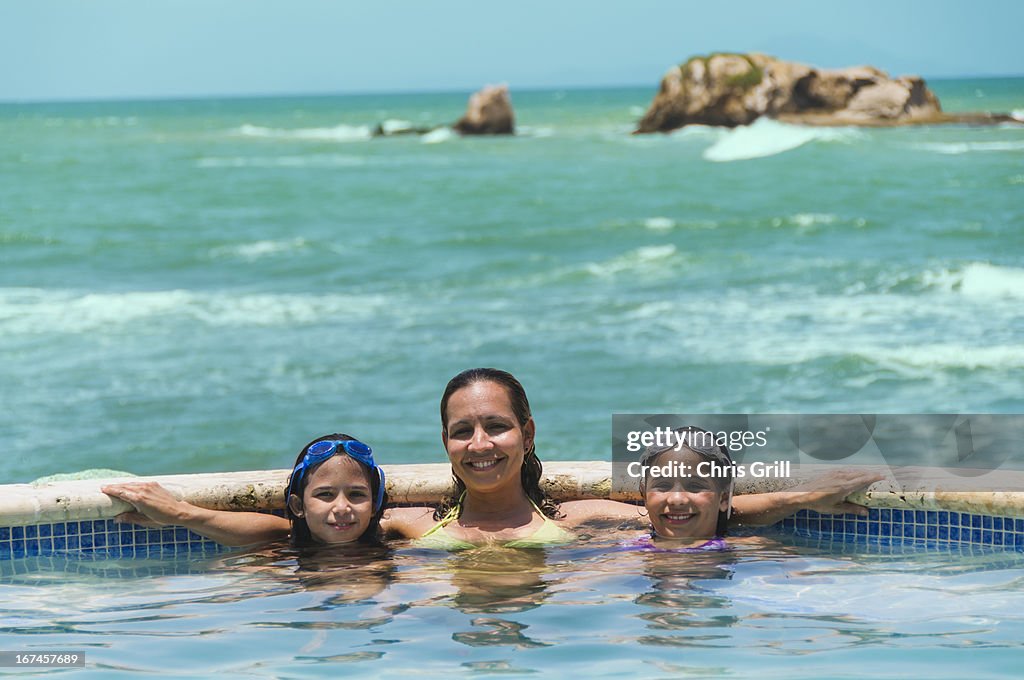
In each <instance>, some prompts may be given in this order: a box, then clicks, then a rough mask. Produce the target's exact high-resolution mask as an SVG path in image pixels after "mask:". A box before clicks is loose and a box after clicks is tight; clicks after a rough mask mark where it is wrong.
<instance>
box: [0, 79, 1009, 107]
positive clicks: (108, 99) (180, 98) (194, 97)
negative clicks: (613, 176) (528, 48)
mask: <svg viewBox="0 0 1024 680" xmlns="http://www.w3.org/2000/svg"><path fill="white" fill-rule="evenodd" d="M922 77H923V78H924V80H925V82H931V81H948V80H1005V79H1019V78H1024V73H1020V74H1015V75H1006V74H1001V75H991V74H989V75H969V76H965V75H959V76H948V75H939V76H922ZM659 82H660V81H659ZM490 84H506V85H507V84H508V83H502V82H500V81H498V82H495V83H486V84H484V85H479V86H477V87H475V88H472V87H471V88H464V87H455V88H450V89H448V88H446V89H418V88H409V89H398V90H374V89H370V90H351V91H333V92H324V91H320V92H308V91H307V92H275V93H269V92H263V93H257V92H251V93H232V94H214V93H205V94H204V93H196V94H169V95H139V96H120V95H112V96H100V97H95V98H90V99H85V98H78V97H67V98H64V97H55V98H48V99H4V98H0V105H31V104H104V103H105V104H112V103H126V104H129V103H150V102H194V101H208V100H241V99H299V98H302V99H312V98H325V99H326V98H331V97H368V96H377V97H379V96H401V95H430V94H440V95H448V94H450V95H455V94H461V95H470V94H473V93H474V92H477V91H479V90H480V89H482V88H483V87H486V86H487V85H490ZM648 87H649V88H651V89H652V90H654V91H656V90H657V88H658V85H647V84H639V83H618V84H603V85H579V84H575V85H542V86H524V87H521V88H517V89H513V88H512V87H511V86H510V87H509V91H510V92H512V93H515V92H558V91H565V90H569V91H583V90H625V89H641V88H648Z"/></svg>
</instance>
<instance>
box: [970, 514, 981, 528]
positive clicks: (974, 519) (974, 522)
mask: <svg viewBox="0 0 1024 680" xmlns="http://www.w3.org/2000/svg"><path fill="white" fill-rule="evenodd" d="M971 526H972V527H973V528H975V529H980V528H981V515H971Z"/></svg>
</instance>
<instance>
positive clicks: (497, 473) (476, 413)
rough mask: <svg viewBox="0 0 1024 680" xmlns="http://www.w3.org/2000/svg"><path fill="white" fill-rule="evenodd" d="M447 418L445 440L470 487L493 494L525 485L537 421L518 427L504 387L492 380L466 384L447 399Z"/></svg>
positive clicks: (453, 466) (454, 461)
mask: <svg viewBox="0 0 1024 680" xmlns="http://www.w3.org/2000/svg"><path fill="white" fill-rule="evenodd" d="M447 416H448V421H447V422H446V423H445V424H444V430H443V431H442V432H441V439H442V440H443V441H444V445H445V448H446V449H447V450H448V459H449V460H450V461H451V463H452V469H453V470H454V471H455V474H456V475H457V476H458V477H459V479H461V480H462V481H463V483H464V484H465V485H466V488H467V489H469V490H471V491H477V492H488V491H494V490H497V489H499V488H502V487H503V486H505V485H508V484H520V483H521V482H520V471H521V470H522V467H523V459H524V458H525V456H526V451H527V450H528V449H529V448H530V447H531V446H532V445H533V433H534V424H533V419H532V418H531V419H530V420H529V421H528V422H527V423H526V425H524V426H520V425H519V421H518V420H517V419H516V415H515V412H514V411H513V410H512V402H511V401H510V400H509V397H508V392H507V391H506V390H505V388H504V387H502V386H501V385H499V384H498V383H495V382H491V381H482V382H475V383H472V384H470V385H467V386H466V387H463V388H462V389H460V390H458V391H457V392H455V393H454V394H452V395H451V397H450V398H449V399H448V413H447Z"/></svg>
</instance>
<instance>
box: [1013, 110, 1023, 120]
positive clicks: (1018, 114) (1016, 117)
mask: <svg viewBox="0 0 1024 680" xmlns="http://www.w3.org/2000/svg"><path fill="white" fill-rule="evenodd" d="M1010 117H1011V118H1013V119H1014V120H1019V121H1021V122H1024V109H1014V110H1013V111H1011V112H1010Z"/></svg>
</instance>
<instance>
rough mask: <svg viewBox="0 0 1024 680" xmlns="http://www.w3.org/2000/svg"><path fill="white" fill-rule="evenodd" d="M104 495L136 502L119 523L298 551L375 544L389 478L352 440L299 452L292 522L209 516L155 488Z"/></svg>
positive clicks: (319, 443) (109, 489) (288, 494)
mask: <svg viewBox="0 0 1024 680" xmlns="http://www.w3.org/2000/svg"><path fill="white" fill-rule="evenodd" d="M102 491H103V492H104V493H106V494H108V495H110V496H113V497H115V498H120V499H121V500H124V501H127V502H128V503H131V504H132V505H133V506H134V507H135V509H136V512H135V513H125V514H123V515H119V516H118V520H119V521H127V522H133V523H137V524H151V523H154V522H155V523H158V524H174V525H178V526H184V527H187V528H189V529H192V530H193V531H195V532H196V533H199V534H201V535H203V536H206V537H208V538H212V539H213V540H215V541H217V542H218V543H222V544H224V545H249V544H252V543H260V542H263V541H267V540H275V539H280V538H283V537H285V536H288V535H290V536H291V542H292V545H293V546H294V547H296V548H308V547H313V546H318V545H341V544H348V543H357V542H358V543H363V544H371V545H378V544H379V543H380V539H381V529H380V520H381V515H382V514H383V512H384V508H385V507H386V506H387V490H386V488H385V479H384V471H383V470H381V469H380V467H379V466H378V465H377V464H376V462H374V460H373V452H372V451H371V450H370V447H369V446H367V445H366V444H363V443H362V442H360V441H358V440H357V439H355V438H354V437H350V436H349V435H347V434H338V433H336V434H330V435H326V436H323V437H317V438H316V439H314V440H313V441H311V442H310V443H309V444H307V445H306V446H304V447H302V450H301V451H299V455H298V458H296V459H295V465H294V466H293V468H292V474H291V476H290V477H289V478H288V487H287V489H286V491H285V498H286V499H287V510H286V512H287V516H288V519H287V520H285V519H282V518H280V517H276V516H274V515H265V514H261V513H255V512H224V511H218V510H207V509H205V508H200V507H198V506H195V505H192V504H191V503H186V502H185V501H179V500H177V499H176V498H174V497H173V496H172V495H171V494H170V492H168V491H167V490H166V489H164V488H163V487H162V486H160V485H159V484H157V483H156V482H139V483H128V484H111V485H108V486H105V487H103V488H102Z"/></svg>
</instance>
